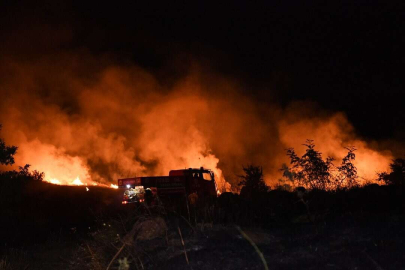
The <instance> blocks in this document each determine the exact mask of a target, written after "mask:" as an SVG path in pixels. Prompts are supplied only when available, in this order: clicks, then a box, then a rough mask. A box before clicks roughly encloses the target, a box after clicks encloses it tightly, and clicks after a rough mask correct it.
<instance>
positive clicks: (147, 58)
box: [0, 1, 405, 141]
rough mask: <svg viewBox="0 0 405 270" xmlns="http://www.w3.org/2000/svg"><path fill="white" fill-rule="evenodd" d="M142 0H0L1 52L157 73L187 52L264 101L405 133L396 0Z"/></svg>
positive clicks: (400, 14)
mask: <svg viewBox="0 0 405 270" xmlns="http://www.w3.org/2000/svg"><path fill="white" fill-rule="evenodd" d="M145 2H146V1H142V2H140V3H132V4H131V5H124V4H122V3H119V4H118V3H114V2H109V3H108V4H102V3H101V2H95V3H92V4H90V3H88V4H83V3H79V2H78V3H74V2H72V3H69V4H61V3H57V2H56V1H49V2H42V4H38V3H35V4H32V3H31V4H27V3H24V2H21V1H20V2H18V1H2V3H1V4H0V9H1V11H0V12H1V13H0V14H1V19H0V38H1V40H2V42H1V44H0V49H1V50H2V55H3V56H4V55H7V54H9V55H13V56H16V57H21V58H24V57H39V56H41V54H47V53H51V52H53V51H58V50H78V49H81V50H87V51H90V52H91V53H93V54H95V55H99V54H100V55H103V54H111V55H114V57H115V58H116V59H117V60H118V61H122V63H123V64H127V63H129V64H130V63H135V64H137V65H140V66H142V67H144V68H146V69H148V70H150V71H152V72H154V73H155V74H157V76H158V77H159V78H160V79H161V80H169V79H168V78H173V77H176V76H181V74H183V73H184V72H185V71H186V69H187V67H188V66H187V65H186V64H184V65H182V64H181V63H184V62H186V63H187V61H188V60H189V59H190V58H191V57H192V59H193V60H197V61H199V62H200V63H207V65H209V67H210V69H211V70H213V71H214V72H217V73H220V74H223V75H224V76H229V77H236V78H239V79H240V81H241V83H243V85H244V87H245V89H246V91H247V94H249V95H252V96H254V97H257V98H258V99H260V100H262V101H263V100H264V102H276V103H279V104H281V105H282V106H285V105H287V104H288V103H289V102H291V101H294V100H311V101H315V102H317V103H318V104H319V105H320V106H321V107H322V108H324V109H326V110H331V111H344V112H345V113H346V114H347V116H348V118H349V120H350V121H351V122H352V123H353V124H354V126H355V128H356V129H357V130H358V132H359V133H360V135H362V136H364V137H368V138H372V139H387V138H395V139H397V140H402V141H403V140H404V139H405V128H404V124H403V123H404V122H405V113H404V108H403V104H404V100H405V93H404V90H403V85H404V82H405V79H404V74H403V70H404V68H403V64H404V60H405V59H404V48H405V47H404V45H405V44H404V36H405V33H404V30H405V23H404V21H405V20H404V19H405V16H404V14H405V13H404V9H403V4H402V3H401V1H398V2H394V1H381V2H376V1H344V2H342V1H326V2H333V4H331V3H325V1H319V2H318V1H316V2H315V1H311V2H310V3H309V1H264V2H257V3H255V4H252V3H250V2H251V1H245V2H242V3H237V2H236V1H232V4H229V5H228V4H222V5H219V4H215V5H207V4H205V3H204V2H205V1H201V2H200V3H194V4H192V5H190V4H189V3H188V2H189V1H184V2H176V3H173V2H172V1H167V4H165V5H160V4H158V3H155V4H154V8H151V6H146V4H145ZM304 2H305V4H303V3H304ZM42 29H48V30H49V29H51V31H50V32H51V33H52V34H49V35H48V32H47V31H48V30H46V31H42ZM39 33H44V34H43V35H41V34H39Z"/></svg>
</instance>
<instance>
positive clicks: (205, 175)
mask: <svg viewBox="0 0 405 270" xmlns="http://www.w3.org/2000/svg"><path fill="white" fill-rule="evenodd" d="M203 178H204V180H207V181H211V180H212V179H211V174H210V173H209V172H206V173H203Z"/></svg>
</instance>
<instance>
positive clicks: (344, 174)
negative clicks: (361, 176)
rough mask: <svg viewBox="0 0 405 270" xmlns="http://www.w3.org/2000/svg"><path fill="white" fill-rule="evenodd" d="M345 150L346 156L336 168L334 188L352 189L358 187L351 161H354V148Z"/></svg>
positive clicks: (355, 171)
mask: <svg viewBox="0 0 405 270" xmlns="http://www.w3.org/2000/svg"><path fill="white" fill-rule="evenodd" d="M345 149H347V151H348V152H347V155H346V156H345V157H344V158H343V160H342V164H341V165H340V166H339V167H337V169H338V172H339V174H338V175H337V176H336V186H337V188H340V187H348V188H352V187H355V186H357V185H358V182H357V178H358V175H357V168H356V166H354V164H353V160H355V159H356V154H355V153H354V151H356V148H355V147H354V146H351V147H345Z"/></svg>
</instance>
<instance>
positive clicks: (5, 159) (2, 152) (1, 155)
mask: <svg viewBox="0 0 405 270" xmlns="http://www.w3.org/2000/svg"><path fill="white" fill-rule="evenodd" d="M1 127H2V126H1V124H0V130H1ZM16 152H17V147H16V146H13V145H12V146H8V145H6V143H5V142H4V140H3V139H1V138H0V164H2V165H13V164H14V155H15V153H16Z"/></svg>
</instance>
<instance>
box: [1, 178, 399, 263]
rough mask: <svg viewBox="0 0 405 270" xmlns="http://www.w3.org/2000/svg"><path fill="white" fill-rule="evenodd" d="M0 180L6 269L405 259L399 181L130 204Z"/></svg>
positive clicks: (107, 195)
mask: <svg viewBox="0 0 405 270" xmlns="http://www.w3.org/2000/svg"><path fill="white" fill-rule="evenodd" d="M0 185H1V189H0V190H1V192H2V194H1V197H0V207H1V208H0V210H1V213H2V214H1V217H2V218H1V224H2V225H1V227H2V229H1V232H0V233H1V239H2V241H1V260H0V269H107V268H108V267H109V269H265V265H264V262H265V264H266V265H267V266H268V269H403V266H404V265H405V258H404V256H403V251H404V250H405V242H404V240H405V219H404V209H405V204H404V196H403V194H402V191H401V189H398V188H396V187H395V186H388V185H387V186H378V185H375V184H374V185H368V186H364V187H358V188H353V189H350V190H340V191H320V190H312V191H303V190H300V189H299V190H297V191H292V192H291V191H285V190H281V189H279V190H271V191H266V192H265V193H262V194H261V196H255V197H254V198H250V199H246V198H244V197H243V196H241V195H236V194H232V193H224V194H222V195H221V196H220V197H219V198H218V199H217V200H216V202H214V203H212V204H210V205H195V206H193V205H188V208H187V204H186V203H185V204H184V207H163V206H162V205H155V206H150V207H148V206H146V205H125V206H123V205H121V204H120V201H121V198H122V197H121V196H122V193H123V191H122V190H114V189H107V188H96V187H92V188H90V190H89V191H86V189H85V187H65V186H56V185H51V184H48V183H44V182H42V181H33V180H24V179H22V178H19V179H13V180H12V181H11V180H10V179H1V182H0ZM184 202H186V200H184ZM261 255H262V256H263V257H262V259H261ZM263 260H264V261H263Z"/></svg>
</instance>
